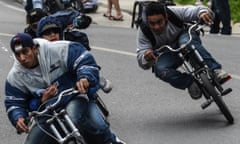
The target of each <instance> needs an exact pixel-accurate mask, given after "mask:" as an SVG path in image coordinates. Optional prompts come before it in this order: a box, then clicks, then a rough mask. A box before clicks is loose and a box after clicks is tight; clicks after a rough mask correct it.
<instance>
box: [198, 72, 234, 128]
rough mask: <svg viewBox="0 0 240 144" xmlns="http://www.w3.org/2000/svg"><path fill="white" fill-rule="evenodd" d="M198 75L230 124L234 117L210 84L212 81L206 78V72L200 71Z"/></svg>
mask: <svg viewBox="0 0 240 144" xmlns="http://www.w3.org/2000/svg"><path fill="white" fill-rule="evenodd" d="M200 77H201V79H202V82H203V86H204V88H205V89H206V91H207V92H208V93H209V95H210V96H211V97H212V98H213V100H214V102H215V103H216V104H217V106H218V108H219V109H220V111H221V112H222V114H223V115H224V116H225V118H226V119H227V120H228V122H229V123H230V124H233V123H234V118H233V116H232V114H231V112H230V110H229V109H228V107H227V105H226V103H225V102H224V101H223V98H222V96H221V95H220V94H219V93H218V92H217V91H216V88H215V87H214V86H213V85H212V83H211V82H210V80H209V79H208V77H207V74H206V73H201V74H200Z"/></svg>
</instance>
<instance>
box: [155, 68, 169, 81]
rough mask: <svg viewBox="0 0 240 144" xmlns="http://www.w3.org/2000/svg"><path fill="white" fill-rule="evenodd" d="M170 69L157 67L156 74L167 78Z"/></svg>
mask: <svg viewBox="0 0 240 144" xmlns="http://www.w3.org/2000/svg"><path fill="white" fill-rule="evenodd" d="M168 72H169V70H168V69H167V68H161V67H156V68H155V75H156V76H157V77H159V78H160V79H165V78H166V77H167V74H168Z"/></svg>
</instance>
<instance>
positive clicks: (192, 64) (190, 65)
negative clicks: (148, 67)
mask: <svg viewBox="0 0 240 144" xmlns="http://www.w3.org/2000/svg"><path fill="white" fill-rule="evenodd" d="M202 28H203V26H202V25H201V23H195V24H193V25H191V26H190V27H189V28H188V35H189V40H188V41H187V42H186V43H185V44H183V45H181V46H180V47H179V48H176V49H173V48H172V47H170V46H169V45H163V46H161V47H160V48H157V49H155V50H154V54H155V55H156V56H159V55H160V54H161V53H162V52H163V51H165V50H169V51H172V52H176V53H178V55H179V57H180V58H181V59H182V60H183V70H184V71H185V72H187V73H189V74H190V75H191V76H192V77H193V78H194V81H195V82H196V83H197V85H198V86H199V88H200V89H201V91H202V93H203V95H204V97H205V99H206V102H204V103H203V104H202V105H201V107H202V109H205V108H207V107H208V106H210V105H211V103H212V102H215V103H216V105H217V106H218V108H219V109H220V111H221V113H222V114H223V115H224V116H225V118H226V119H227V121H228V122H229V124H233V123H234V118H233V116H232V114H231V112H230V110H229V108H228V106H227V105H226V103H225V102H224V100H223V97H222V96H225V95H227V94H228V93H230V92H231V91H232V89H231V88H227V89H224V88H223V87H222V83H223V82H224V81H227V80H229V79H231V76H230V75H229V76H228V77H227V78H226V79H225V80H224V81H219V80H218V79H217V77H216V75H215V73H214V72H213V71H212V70H211V69H210V68H209V67H208V65H207V64H206V62H205V61H204V59H203V58H202V56H201V55H200V54H199V52H198V51H197V50H196V48H195V47H194V45H191V41H192V33H193V32H199V33H200V31H201V29H202Z"/></svg>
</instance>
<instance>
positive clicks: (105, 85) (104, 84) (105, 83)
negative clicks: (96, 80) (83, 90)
mask: <svg viewBox="0 0 240 144" xmlns="http://www.w3.org/2000/svg"><path fill="white" fill-rule="evenodd" d="M100 88H101V89H102V90H103V91H104V92H105V93H109V92H110V91H111V90H112V83H111V82H110V80H108V79H105V78H104V77H100Z"/></svg>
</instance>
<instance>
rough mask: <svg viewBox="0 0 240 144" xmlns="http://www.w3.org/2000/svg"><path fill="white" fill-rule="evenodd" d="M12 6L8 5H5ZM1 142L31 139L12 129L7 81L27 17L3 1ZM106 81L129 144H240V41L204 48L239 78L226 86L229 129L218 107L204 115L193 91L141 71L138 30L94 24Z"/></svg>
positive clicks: (216, 40)
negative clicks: (13, 41) (16, 37)
mask: <svg viewBox="0 0 240 144" xmlns="http://www.w3.org/2000/svg"><path fill="white" fill-rule="evenodd" d="M6 2H7V3H8V5H6V4H5V3H6ZM0 11H1V12H0V17H1V20H0V21H1V22H0V45H1V49H0V56H1V57H0V59H1V60H0V80H1V84H0V88H1V91H0V92H1V97H0V101H1V102H2V105H0V112H1V119H0V123H1V125H0V133H1V136H0V139H1V143H5V144H14V143H22V142H23V139H24V137H25V136H26V135H17V134H16V133H15V129H14V128H13V127H12V126H11V125H10V123H9V121H8V119H7V117H6V113H5V108H4V106H3V102H4V80H5V78H6V75H7V73H8V71H9V69H10V67H11V64H12V63H13V58H12V56H11V51H10V48H9V40H10V38H11V36H12V35H13V34H15V33H16V32H20V31H22V30H23V28H24V26H25V14H24V11H23V10H22V7H21V6H19V5H18V4H16V3H14V2H13V1H7V0H5V1H0ZM86 32H87V33H88V35H89V39H90V43H91V45H92V48H93V49H92V53H93V54H94V56H95V58H96V60H97V62H98V64H99V65H100V66H101V67H102V70H101V75H103V76H105V77H106V78H108V79H110V80H111V81H112V83H113V85H114V88H113V91H112V92H111V93H110V94H102V93H101V92H100V94H101V95H102V98H103V99H104V101H105V103H106V104H107V106H108V108H109V110H110V113H111V114H110V117H109V120H110V123H111V128H112V130H113V131H114V132H115V133H116V134H117V135H118V136H119V137H120V138H121V139H123V140H124V141H126V142H127V143H128V144H146V143H147V144H193V143H194V144H203V143H206V144H209V143H211V144H239V143H240V137H239V133H240V125H239V119H240V109H239V103H240V99H239V93H240V89H239V84H240V76H239V75H240V71H239V65H240V64H239V63H240V60H239V55H240V51H239V50H238V49H239V46H238V45H239V38H237V37H223V36H213V35H206V36H205V37H203V43H205V44H206V46H207V47H208V50H209V51H210V52H211V53H212V54H213V55H214V56H215V57H216V59H217V60H219V61H220V62H221V63H222V65H223V68H224V69H225V70H227V71H228V72H229V73H231V74H232V75H233V79H232V80H231V81H230V82H228V83H227V84H225V87H232V88H233V92H232V93H231V94H230V95H229V96H227V97H226V98H225V101H226V103H227V104H228V106H229V108H230V110H231V111H232V114H233V115H234V117H235V124H234V125H227V123H226V120H225V119H224V117H223V116H222V115H221V114H220V113H219V111H218V109H217V107H216V106H215V105H214V104H213V105H211V106H210V107H209V108H208V109H206V110H201V108H200V104H201V103H202V100H198V101H194V100H192V99H191V98H190V96H188V94H187V91H181V90H177V89H174V88H172V87H170V86H169V85H168V84H166V83H163V82H162V81H159V80H158V79H156V78H155V76H154V75H153V74H151V72H150V71H143V70H141V69H140V68H139V67H138V66H137V62H136V56H135V37H136V30H134V29H130V28H121V27H112V26H104V25H96V24H92V25H91V27H90V28H89V29H87V30H86Z"/></svg>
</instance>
